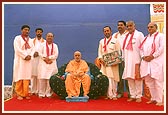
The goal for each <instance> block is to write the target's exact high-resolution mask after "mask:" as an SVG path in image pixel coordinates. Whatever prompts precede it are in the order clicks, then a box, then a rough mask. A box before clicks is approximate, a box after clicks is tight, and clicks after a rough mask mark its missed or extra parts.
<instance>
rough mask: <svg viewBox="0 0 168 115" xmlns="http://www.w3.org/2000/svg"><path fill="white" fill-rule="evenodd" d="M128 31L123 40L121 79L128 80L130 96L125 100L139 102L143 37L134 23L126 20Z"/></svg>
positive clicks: (140, 95) (141, 83)
mask: <svg viewBox="0 0 168 115" xmlns="http://www.w3.org/2000/svg"><path fill="white" fill-rule="evenodd" d="M126 26H127V29H128V31H129V33H128V34H127V35H126V37H125V39H124V41H123V48H122V49H123V57H124V61H125V64H124V65H125V68H124V72H123V79H127V80H128V85H129V91H130V98H129V99H128V100H127V101H134V100H136V102H141V101H142V100H141V97H142V85H143V81H142V79H141V77H140V70H139V68H140V67H139V66H140V62H141V57H140V51H139V45H140V42H141V41H142V40H143V39H144V35H143V33H142V32H139V31H138V30H136V29H135V23H134V22H133V21H128V22H127V23H126Z"/></svg>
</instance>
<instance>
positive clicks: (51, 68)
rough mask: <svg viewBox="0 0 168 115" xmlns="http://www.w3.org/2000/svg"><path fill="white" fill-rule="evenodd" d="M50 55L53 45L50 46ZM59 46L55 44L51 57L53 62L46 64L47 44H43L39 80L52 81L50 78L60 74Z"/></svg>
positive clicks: (40, 51) (40, 52)
mask: <svg viewBox="0 0 168 115" xmlns="http://www.w3.org/2000/svg"><path fill="white" fill-rule="evenodd" d="M48 47H49V54H51V48H52V44H49V45H48ZM58 53H59V52H58V46H57V44H55V43H53V54H52V55H50V56H49V59H51V60H52V61H53V62H52V63H51V64H46V62H45V61H44V58H43V57H47V52H46V42H44V43H42V45H41V46H40V49H39V56H40V59H39V65H38V79H50V77H51V76H52V75H54V74H56V73H57V72H58V68H57V62H56V59H57V57H58Z"/></svg>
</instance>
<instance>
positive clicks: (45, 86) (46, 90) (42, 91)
mask: <svg viewBox="0 0 168 115" xmlns="http://www.w3.org/2000/svg"><path fill="white" fill-rule="evenodd" d="M51 95H52V91H51V87H50V84H49V79H39V96H41V97H45V96H46V97H50V96H51Z"/></svg>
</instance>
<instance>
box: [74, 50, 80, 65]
mask: <svg viewBox="0 0 168 115" xmlns="http://www.w3.org/2000/svg"><path fill="white" fill-rule="evenodd" d="M81 57H82V55H81V52H80V51H75V52H74V59H75V61H77V62H79V61H80V60H81Z"/></svg>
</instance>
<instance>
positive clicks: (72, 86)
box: [65, 60, 91, 96]
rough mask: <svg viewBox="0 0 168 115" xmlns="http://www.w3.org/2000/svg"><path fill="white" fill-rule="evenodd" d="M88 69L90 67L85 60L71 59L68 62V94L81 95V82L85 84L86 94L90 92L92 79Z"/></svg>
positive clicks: (66, 81) (66, 84) (66, 83)
mask: <svg viewBox="0 0 168 115" xmlns="http://www.w3.org/2000/svg"><path fill="white" fill-rule="evenodd" d="M88 70H89V67H88V65H87V63H86V62H85V61H84V60H80V62H76V61H75V60H71V61H70V62H69V63H68V65H67V67H66V70H65V72H68V74H67V77H66V80H65V87H66V92H67V93H68V96H79V94H80V87H81V83H82V86H83V91H84V96H86V95H87V94H88V93H89V89H90V84H91V79H90V77H89V75H88V74H86V73H87V72H88ZM74 74H78V75H79V76H75V75H74ZM80 75H81V76H80Z"/></svg>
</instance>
